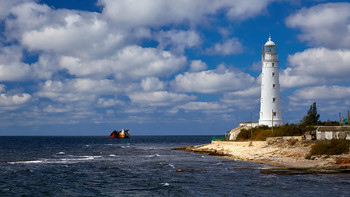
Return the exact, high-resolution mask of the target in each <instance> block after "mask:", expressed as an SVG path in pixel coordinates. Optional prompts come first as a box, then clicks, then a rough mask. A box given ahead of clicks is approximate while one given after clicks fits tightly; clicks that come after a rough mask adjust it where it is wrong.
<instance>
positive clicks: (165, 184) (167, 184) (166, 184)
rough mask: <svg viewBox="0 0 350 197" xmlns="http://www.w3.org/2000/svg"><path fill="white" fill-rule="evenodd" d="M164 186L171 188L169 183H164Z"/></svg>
mask: <svg viewBox="0 0 350 197" xmlns="http://www.w3.org/2000/svg"><path fill="white" fill-rule="evenodd" d="M162 185H163V186H169V185H170V184H169V183H162Z"/></svg>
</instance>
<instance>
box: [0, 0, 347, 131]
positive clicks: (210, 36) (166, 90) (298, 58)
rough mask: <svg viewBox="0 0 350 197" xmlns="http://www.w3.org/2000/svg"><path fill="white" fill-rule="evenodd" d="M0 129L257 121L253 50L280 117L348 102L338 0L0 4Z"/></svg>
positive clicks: (191, 126) (212, 126) (295, 118)
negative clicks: (272, 77) (271, 58)
mask: <svg viewBox="0 0 350 197" xmlns="http://www.w3.org/2000/svg"><path fill="white" fill-rule="evenodd" d="M0 21H1V23H0V135H108V134H109V133H110V132H111V131H112V130H113V129H121V128H130V129H131V132H132V134H134V135H214V134H215V135H217V134H223V133H224V132H225V131H227V130H230V129H231V128H234V127H236V126H237V125H238V123H239V122H248V121H250V114H251V113H252V114H253V121H258V119H259V117H258V114H259V108H260V104H259V98H260V77H259V75H260V72H261V62H260V59H261V47H262V45H264V43H265V42H266V41H267V39H268V36H269V34H270V35H271V37H272V40H273V41H274V42H275V43H276V44H278V46H279V61H280V62H279V72H280V84H281V99H282V113H283V120H284V122H285V123H298V122H299V120H300V119H301V118H302V117H303V116H304V115H305V114H306V112H307V110H308V108H309V106H310V105H311V104H312V103H313V102H314V101H316V102H317V106H318V111H319V113H320V114H321V119H322V120H328V119H329V120H338V118H339V112H341V113H342V114H343V116H347V110H349V109H350V107H349V105H350V101H349V99H348V98H349V97H350V85H349V81H350V77H349V76H350V3H349V2H346V1H322V0H315V1H312V0H310V1H288V0H285V1H283V0H236V1H232V0H216V1H215V0H213V1H212V0H192V1H188V0H177V1H172V0H144V1H140V0H85V1H78V0H60V1H55V0H40V1H39V0H2V1H1V2H0Z"/></svg>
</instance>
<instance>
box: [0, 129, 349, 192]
mask: <svg viewBox="0 0 350 197" xmlns="http://www.w3.org/2000/svg"><path fill="white" fill-rule="evenodd" d="M210 140H211V137H210V136H161V137H153V136H145V137H142V136H133V137H132V138H130V139H109V138H107V137H0V196H26V195H27V196H348V195H349V193H350V175H349V174H316V175H312V174H308V175H293V176H287V175H273V174H272V175H271V174H269V175H266V174H262V173H260V171H259V169H265V168H271V166H268V165H264V164H256V163H251V162H243V161H235V160H233V159H229V158H224V157H216V156H208V155H205V154H194V153H190V152H183V151H174V150H171V148H174V147H179V146H185V145H196V144H205V143H209V142H210Z"/></svg>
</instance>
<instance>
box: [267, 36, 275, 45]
mask: <svg viewBox="0 0 350 197" xmlns="http://www.w3.org/2000/svg"><path fill="white" fill-rule="evenodd" d="M274 45H276V44H275V43H274V42H273V41H272V40H271V37H269V40H268V41H267V42H266V43H265V46H274Z"/></svg>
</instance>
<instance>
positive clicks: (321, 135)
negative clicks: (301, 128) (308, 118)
mask: <svg viewBox="0 0 350 197" xmlns="http://www.w3.org/2000/svg"><path fill="white" fill-rule="evenodd" d="M316 139H317V140H331V139H347V140H350V127H349V126H319V127H317V129H316Z"/></svg>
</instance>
